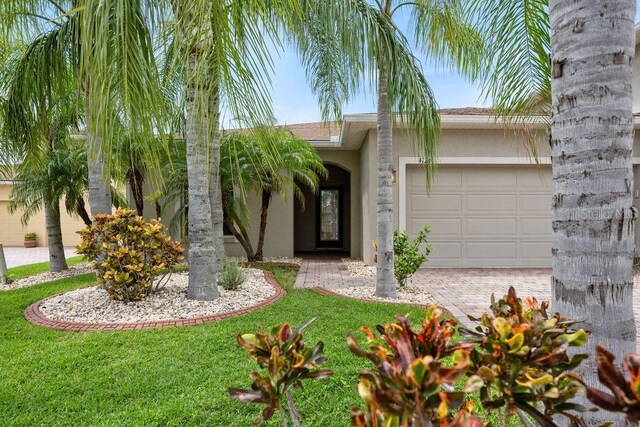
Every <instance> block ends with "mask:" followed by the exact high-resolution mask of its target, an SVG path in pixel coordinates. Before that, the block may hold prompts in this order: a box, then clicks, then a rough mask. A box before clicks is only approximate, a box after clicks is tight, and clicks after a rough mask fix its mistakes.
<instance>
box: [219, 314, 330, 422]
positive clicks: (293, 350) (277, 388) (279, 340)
mask: <svg viewBox="0 0 640 427" xmlns="http://www.w3.org/2000/svg"><path fill="white" fill-rule="evenodd" d="M314 320H315V319H311V320H310V321H308V322H307V323H305V324H303V325H302V326H300V327H299V328H297V329H296V330H295V331H294V330H292V329H291V326H290V325H289V324H288V323H285V324H284V325H276V326H274V327H273V328H272V329H271V331H270V332H269V333H257V334H241V335H238V337H237V338H238V343H239V344H240V346H241V347H243V348H244V349H245V350H247V352H248V353H249V357H250V358H251V359H253V360H254V361H255V362H256V363H257V364H258V366H260V368H262V369H263V373H260V372H252V373H251V379H252V380H253V382H252V384H251V388H250V389H240V388H230V389H229V394H230V395H231V397H233V398H234V399H238V400H240V401H243V402H247V403H249V402H253V403H261V404H264V405H265V407H264V409H263V411H262V417H260V418H258V419H256V420H255V423H256V424H259V423H260V422H262V421H265V420H268V419H270V418H271V417H272V416H273V415H274V414H275V412H276V411H278V412H280V416H281V419H282V423H283V425H284V426H286V425H287V421H286V412H285V410H284V406H283V401H284V400H286V401H287V406H288V411H289V416H290V417H291V421H292V423H293V425H294V426H296V427H297V426H299V425H300V422H301V418H302V417H301V415H300V414H299V413H298V411H297V409H296V407H295V405H294V402H293V398H292V395H291V390H292V389H294V388H302V381H303V380H313V379H316V380H317V379H322V378H327V377H329V376H331V375H333V371H331V370H329V369H318V367H319V366H320V365H322V364H324V363H326V361H327V358H326V357H324V356H323V355H322V350H323V348H324V344H323V343H322V341H320V342H318V343H317V344H316V345H314V346H313V347H309V346H308V345H307V344H306V343H305V341H304V340H303V339H302V331H303V330H304V329H305V328H306V327H307V326H309V324H310V323H312V322H313V321H314Z"/></svg>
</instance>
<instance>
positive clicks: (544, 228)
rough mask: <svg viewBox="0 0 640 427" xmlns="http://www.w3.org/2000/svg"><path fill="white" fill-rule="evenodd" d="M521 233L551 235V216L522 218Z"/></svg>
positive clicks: (520, 221) (520, 222)
mask: <svg viewBox="0 0 640 427" xmlns="http://www.w3.org/2000/svg"><path fill="white" fill-rule="evenodd" d="M519 225H520V234H521V235H528V236H544V237H549V236H550V235H551V217H549V218H520V220H519Z"/></svg>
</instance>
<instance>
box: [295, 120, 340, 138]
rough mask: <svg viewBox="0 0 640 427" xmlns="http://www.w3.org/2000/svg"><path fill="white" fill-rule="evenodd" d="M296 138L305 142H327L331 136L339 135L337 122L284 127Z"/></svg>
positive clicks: (297, 124)
mask: <svg viewBox="0 0 640 427" xmlns="http://www.w3.org/2000/svg"><path fill="white" fill-rule="evenodd" d="M285 126H286V127H287V128H288V129H289V130H290V131H291V132H293V133H294V134H295V135H296V136H298V137H300V138H303V139H306V140H307V141H329V140H330V139H331V136H333V135H339V134H340V126H339V125H338V123H337V122H329V123H322V122H313V123H296V124H291V125H285Z"/></svg>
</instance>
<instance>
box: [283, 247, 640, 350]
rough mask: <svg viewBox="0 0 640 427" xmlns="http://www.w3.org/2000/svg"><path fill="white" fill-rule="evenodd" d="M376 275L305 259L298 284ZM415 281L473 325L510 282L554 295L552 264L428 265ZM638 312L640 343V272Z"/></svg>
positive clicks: (524, 290) (525, 291)
mask: <svg viewBox="0 0 640 427" xmlns="http://www.w3.org/2000/svg"><path fill="white" fill-rule="evenodd" d="M374 283H375V279H374V278H369V277H366V278H365V277H351V276H350V275H349V272H348V271H347V269H346V268H345V266H344V264H343V263H342V262H341V261H340V260H339V259H304V260H303V263H302V266H301V268H300V272H299V273H298V277H297V279H296V287H309V288H310V287H314V286H320V287H325V288H341V287H348V286H363V285H367V284H369V285H373V284H374ZM411 284H412V285H414V286H419V287H422V288H424V289H425V290H426V291H427V292H429V293H431V294H432V295H433V296H434V298H435V299H436V300H438V302H440V304H441V305H442V306H443V307H445V308H447V309H448V310H449V311H451V313H452V314H453V315H454V316H456V317H457V318H458V319H459V320H460V321H461V322H462V323H464V324H466V325H467V326H472V324H473V323H472V322H470V321H469V319H468V317H467V315H471V316H474V317H480V316H481V315H482V313H483V312H484V311H485V310H488V308H489V304H490V302H491V294H492V293H494V294H495V295H496V297H498V298H499V297H502V296H503V295H504V294H506V293H507V290H508V289H509V286H514V287H515V288H516V290H517V291H518V295H520V296H522V297H525V296H533V297H536V298H537V299H538V301H549V300H550V298H551V269H549V268H463V269H454V268H424V269H421V270H419V271H418V272H417V273H416V274H415V275H414V276H413V278H412V279H411ZM633 306H634V312H635V318H636V326H637V330H638V333H639V335H638V342H639V343H640V276H636V278H635V286H634V303H633Z"/></svg>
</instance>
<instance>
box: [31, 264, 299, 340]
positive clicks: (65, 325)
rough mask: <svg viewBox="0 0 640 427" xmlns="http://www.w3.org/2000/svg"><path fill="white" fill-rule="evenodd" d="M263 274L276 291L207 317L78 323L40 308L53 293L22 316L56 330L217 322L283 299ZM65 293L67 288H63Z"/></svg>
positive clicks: (279, 288)
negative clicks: (59, 317) (239, 306)
mask: <svg viewBox="0 0 640 427" xmlns="http://www.w3.org/2000/svg"><path fill="white" fill-rule="evenodd" d="M262 272H263V273H264V277H265V279H266V280H267V282H268V283H269V284H270V285H271V286H273V288H275V290H276V293H275V294H273V295H271V296H270V297H269V298H267V299H265V300H262V301H260V302H259V303H258V304H256V305H252V306H250V307H245V308H241V309H238V310H233V311H228V312H225V313H220V314H212V315H209V316H200V317H194V318H193V319H174V320H159V321H151V322H134V323H79V322H67V321H63V320H54V319H51V318H49V317H46V316H45V315H44V314H43V313H42V312H41V311H40V306H41V305H42V303H44V302H45V301H47V300H48V299H50V298H53V297H55V296H57V295H60V294H56V295H51V296H49V297H47V298H44V299H41V300H40V301H37V302H35V303H33V304H31V305H30V306H29V307H27V308H26V309H25V310H24V317H25V319H27V321H29V322H31V323H33V324H34V325H38V326H43V327H45V328H51V329H56V330H58V331H75V332H84V331H130V330H140V329H159V328H172V327H176V326H194V325H202V324H205V323H211V322H217V321H219V320H224V319H228V318H231V317H239V316H243V315H245V314H248V313H251V312H252V311H255V310H258V309H261V308H264V307H267V306H269V305H271V304H273V303H274V302H276V301H278V300H279V299H281V298H283V297H284V296H285V295H286V294H287V291H285V290H284V288H283V287H282V286H280V284H279V283H278V281H277V280H276V278H275V276H274V275H273V274H272V273H271V272H270V271H266V270H263V271H262ZM67 292H68V291H67Z"/></svg>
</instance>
